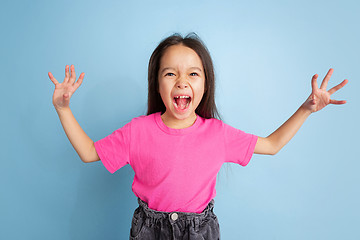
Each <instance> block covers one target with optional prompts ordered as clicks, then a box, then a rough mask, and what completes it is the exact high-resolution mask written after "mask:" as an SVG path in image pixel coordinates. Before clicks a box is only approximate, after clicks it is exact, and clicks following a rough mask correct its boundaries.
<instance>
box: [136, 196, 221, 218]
mask: <svg viewBox="0 0 360 240" xmlns="http://www.w3.org/2000/svg"><path fill="white" fill-rule="evenodd" d="M138 203H139V206H141V207H142V209H143V210H144V213H145V214H146V216H147V217H149V218H153V219H160V218H169V220H170V221H174V220H173V218H172V216H173V214H174V213H176V214H177V217H176V218H177V219H179V220H198V221H201V220H203V219H204V218H206V217H207V216H208V214H209V211H213V209H214V204H215V200H214V199H211V200H210V202H209V203H208V205H207V206H206V208H205V209H204V210H203V211H202V212H201V213H193V212H177V211H174V212H162V211H156V210H154V209H151V208H149V206H148V204H147V203H146V202H144V201H143V200H141V199H140V198H139V197H138Z"/></svg>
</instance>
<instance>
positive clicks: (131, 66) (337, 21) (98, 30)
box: [0, 0, 360, 240]
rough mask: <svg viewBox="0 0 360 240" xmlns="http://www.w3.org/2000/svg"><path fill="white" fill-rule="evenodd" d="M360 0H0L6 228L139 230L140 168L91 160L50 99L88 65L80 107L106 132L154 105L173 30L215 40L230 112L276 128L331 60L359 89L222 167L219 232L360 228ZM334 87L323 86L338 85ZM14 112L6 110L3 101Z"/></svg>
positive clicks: (6, 231)
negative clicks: (156, 58)
mask: <svg viewBox="0 0 360 240" xmlns="http://www.w3.org/2000/svg"><path fill="white" fill-rule="evenodd" d="M359 12H360V5H359V3H358V2H357V1H355V0H354V1H346V0H345V1H209V0H207V1H158V0H153V1H102V2H100V1H25V0H21V1H2V4H1V8H0V24H1V39H0V43H1V46H0V47H1V53H0V68H1V75H0V76H1V77H0V78H1V95H0V97H1V99H0V104H1V109H2V113H1V118H0V126H1V138H0V139H1V144H0V146H1V168H0V187H1V192H0V239H128V236H129V231H130V224H131V218H132V214H133V211H134V209H135V208H136V207H137V201H136V197H135V195H134V194H133V193H132V191H131V183H132V180H133V176H134V173H133V170H132V169H131V167H130V166H129V165H127V166H125V167H123V168H122V169H120V170H118V171H117V172H116V173H114V174H113V175H112V174H110V173H109V172H107V170H106V169H105V167H104V166H103V165H102V163H101V162H100V161H98V162H95V163H88V164H85V163H83V162H82V161H81V160H80V158H79V157H78V155H77V153H76V151H75V150H74V149H73V147H72V145H71V144H70V142H69V141H68V139H67V137H66V135H65V133H64V131H63V128H62V126H61V123H60V121H59V118H58V115H57V114H56V111H55V109H54V107H53V105H52V94H53V91H54V84H53V83H52V82H51V81H50V79H49V78H48V75H47V74H48V72H52V73H53V75H54V76H55V78H57V80H58V81H59V82H62V81H63V79H64V69H65V65H67V64H68V65H71V64H74V65H75V70H76V73H77V77H78V76H79V75H80V73H81V72H85V78H84V81H83V83H82V85H81V86H80V88H79V89H78V90H77V91H76V92H75V94H74V95H73V97H72V98H71V102H70V106H71V109H72V111H73V113H74V115H75V117H76V119H77V120H78V122H79V123H80V125H81V126H82V128H83V129H84V131H85V132H86V133H87V134H88V136H89V137H90V138H91V139H92V140H93V141H97V140H99V139H101V138H104V137H105V136H107V135H109V134H111V133H112V132H113V131H114V130H116V129H118V128H119V127H121V126H123V125H124V124H125V123H127V122H129V121H130V120H131V119H132V118H133V117H136V116H139V115H143V114H145V113H146V107H147V105H146V104H147V103H146V101H147V64H148V61H149V58H150V55H151V53H152V52H153V50H154V49H155V47H156V46H157V44H158V43H159V42H160V41H161V40H162V39H163V38H165V37H167V36H169V35H171V34H172V33H174V32H180V33H181V34H183V35H186V34H187V33H189V32H191V31H195V32H196V33H197V34H198V35H199V36H200V37H201V38H202V40H203V41H204V42H205V44H206V45H207V47H208V48H209V50H210V53H211V56H212V58H213V61H214V65H215V72H216V77H217V89H216V91H217V92H216V101H217V105H218V107H219V110H220V113H221V115H222V117H223V120H224V121H225V122H226V123H228V124H230V125H232V126H234V127H236V128H239V129H241V130H243V131H246V132H249V133H253V134H256V135H258V136H263V137H266V136H267V135H269V134H271V133H272V132H273V131H274V130H275V129H276V128H278V127H279V126H280V125H281V124H282V123H283V122H285V121H286V120H287V119H288V118H289V117H290V116H291V115H292V114H293V113H294V112H295V111H296V110H297V108H298V107H299V106H300V105H301V104H302V103H303V102H304V101H305V99H306V98H307V97H308V95H309V94H310V91H311V77H312V76H313V75H314V74H315V73H317V74H319V78H318V84H319V86H320V83H321V81H322V79H323V78H324V76H325V75H326V73H327V71H328V70H329V68H334V73H333V75H332V77H331V80H330V82H329V88H330V87H333V86H334V85H336V84H338V83H340V82H341V81H342V80H344V79H349V83H348V85H347V86H346V87H344V88H343V89H341V90H340V91H338V92H336V93H335V94H334V95H333V98H334V99H338V100H342V99H345V100H347V101H348V103H347V104H345V105H342V106H335V105H330V106H328V107H326V108H325V109H323V110H321V111H320V112H317V113H314V114H312V115H311V116H310V117H309V118H308V119H307V120H306V122H305V124H304V125H303V126H302V128H301V129H300V131H299V132H298V133H297V135H296V136H295V137H294V138H293V139H292V140H291V141H290V142H289V143H288V145H286V146H285V147H284V148H283V149H282V150H281V151H280V152H279V153H278V154H277V155H275V156H263V155H254V156H253V158H252V160H251V161H250V163H249V165H248V166H246V167H241V166H239V165H235V164H228V165H224V166H223V168H222V169H221V171H220V173H219V175H218V183H217V196H216V198H215V209H214V211H215V213H216V214H217V215H218V217H219V222H220V229H221V236H222V239H226V240H227V239H229V240H231V239H259V240H260V239H279V240H280V239H284V240H285V239H360V232H359V228H358V226H359V214H360V209H359V202H360V188H359V182H360V175H359V167H360V161H359V160H360V159H359V155H358V150H356V149H358V145H359V140H358V136H359V130H360V129H359V125H358V124H359V120H360V119H359V118H360V115H359V98H358V95H357V94H356V92H357V91H358V89H359V87H360V86H359V72H358V69H359V63H360V61H359V54H360V47H359V42H360V33H359V22H360V15H359ZM329 88H328V89H329ZM4 109H5V111H4Z"/></svg>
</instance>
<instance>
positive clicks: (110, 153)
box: [94, 122, 131, 173]
mask: <svg viewBox="0 0 360 240" xmlns="http://www.w3.org/2000/svg"><path fill="white" fill-rule="evenodd" d="M130 131H131V122H129V123H127V124H126V125H124V126H123V127H121V128H119V129H117V130H115V131H114V132H113V133H111V134H110V135H108V136H107V137H105V138H103V139H100V140H98V141H96V142H94V146H95V150H96V152H97V154H98V155H99V157H100V160H101V162H102V163H103V164H104V166H105V168H106V169H107V170H108V171H109V172H111V173H114V172H116V171H117V170H119V169H120V168H122V167H123V166H125V165H126V164H129V163H130V151H129V149H130Z"/></svg>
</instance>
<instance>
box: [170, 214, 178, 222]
mask: <svg viewBox="0 0 360 240" xmlns="http://www.w3.org/2000/svg"><path fill="white" fill-rule="evenodd" d="M178 217H179V215H178V214H177V213H173V214H171V219H172V220H173V221H176V220H177V219H178Z"/></svg>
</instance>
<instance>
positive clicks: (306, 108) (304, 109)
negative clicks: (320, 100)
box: [299, 102, 312, 116]
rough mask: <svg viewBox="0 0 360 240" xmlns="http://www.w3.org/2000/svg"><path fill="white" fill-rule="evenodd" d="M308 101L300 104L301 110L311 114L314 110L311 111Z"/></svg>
mask: <svg viewBox="0 0 360 240" xmlns="http://www.w3.org/2000/svg"><path fill="white" fill-rule="evenodd" d="M306 103H307V102H304V103H303V104H302V105H301V106H300V108H299V110H300V111H302V112H304V114H306V115H308V116H310V115H311V113H312V111H311V109H309V108H308V107H307V106H306Z"/></svg>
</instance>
